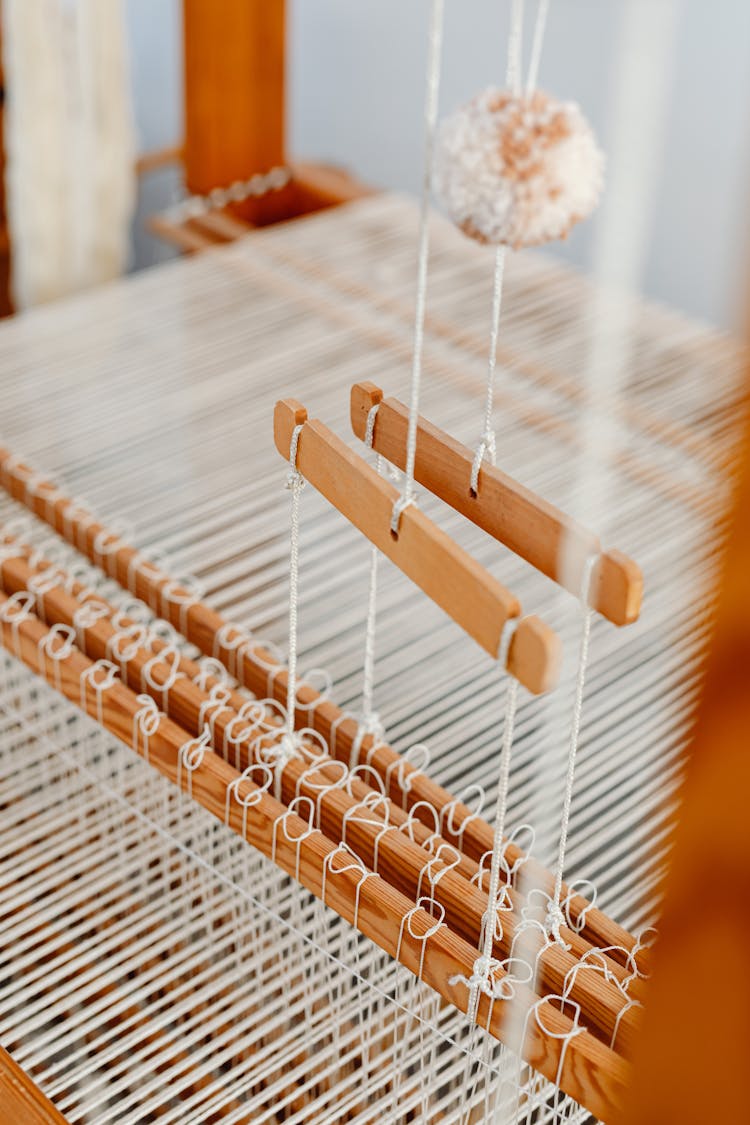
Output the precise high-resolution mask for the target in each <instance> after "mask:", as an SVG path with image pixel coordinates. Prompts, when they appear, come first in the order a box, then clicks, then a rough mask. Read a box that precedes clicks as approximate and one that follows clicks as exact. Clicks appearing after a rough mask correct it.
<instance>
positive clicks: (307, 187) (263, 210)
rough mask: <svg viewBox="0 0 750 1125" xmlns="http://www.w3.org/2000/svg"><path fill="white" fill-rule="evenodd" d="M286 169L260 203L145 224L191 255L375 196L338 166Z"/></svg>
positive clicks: (166, 217)
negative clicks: (284, 178)
mask: <svg viewBox="0 0 750 1125" xmlns="http://www.w3.org/2000/svg"><path fill="white" fill-rule="evenodd" d="M290 168H291V170H292V176H293V178H292V180H291V182H290V183H289V184H288V185H287V186H286V187H284V188H281V189H280V190H279V191H275V192H272V193H270V194H269V195H267V196H262V197H261V198H260V199H253V200H248V201H247V203H243V204H237V205H235V206H232V207H231V208H226V209H223V210H220V211H209V212H208V213H207V214H206V215H202V216H200V217H199V218H192V219H186V220H183V221H182V222H175V221H174V220H173V219H172V218H171V217H170V215H169V212H162V213H157V214H155V215H151V216H150V217H149V218H148V220H147V223H146V225H147V227H148V229H149V230H150V231H151V232H152V233H153V234H155V235H157V236H158V237H159V238H162V239H164V241H165V242H170V243H172V245H174V246H177V247H179V249H180V250H182V251H183V252H184V253H189V254H191V253H195V252H197V251H200V250H207V249H209V248H210V247H211V246H217V245H220V244H221V243H223V242H232V241H234V240H235V239H236V238H241V237H242V236H243V235H246V234H248V233H249V232H250V231H251V230H253V229H255V228H256V227H260V226H267V225H269V224H270V223H277V222H285V221H287V220H289V219H296V218H300V217H302V216H304V215H309V214H312V213H314V212H316V211H323V210H325V209H326V208H329V207H337V206H339V205H341V204H343V203H349V202H351V201H353V200H356V199H362V198H364V197H365V196H368V195H373V194H374V193H375V192H374V189H373V188H370V187H368V186H367V185H366V184H363V183H362V182H361V181H360V180H358V179H357V178H356V177H354V176H352V175H351V174H350V173H348V172H346V171H344V170H343V169H340V168H332V167H329V166H327V165H323V164H305V163H302V164H291V165H290Z"/></svg>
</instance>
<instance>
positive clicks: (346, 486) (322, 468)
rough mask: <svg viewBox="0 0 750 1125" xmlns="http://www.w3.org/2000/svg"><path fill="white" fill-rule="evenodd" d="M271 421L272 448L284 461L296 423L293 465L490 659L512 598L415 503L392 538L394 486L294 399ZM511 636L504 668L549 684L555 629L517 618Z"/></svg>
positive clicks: (539, 687)
mask: <svg viewBox="0 0 750 1125" xmlns="http://www.w3.org/2000/svg"><path fill="white" fill-rule="evenodd" d="M273 425H274V440H275V442H276V448H277V449H278V451H279V453H280V454H281V456H282V457H285V458H286V459H287V460H288V458H289V449H290V444H291V439H292V433H293V431H294V429H295V427H296V426H299V425H302V426H303V427H304V428H303V429H302V431H301V433H300V435H299V442H298V446H297V467H298V469H299V470H300V472H301V473H302V475H303V476H304V477H305V479H306V480H309V481H310V483H311V484H312V485H313V486H314V487H315V488H316V489H317V490H318V491H319V492H320V493H322V495H323V496H325V498H326V500H328V502H329V503H330V504H332V505H333V506H334V507H335V508H337V509H338V510H339V511H340V512H341V513H342V514H343V515H344V516H346V518H347V519H348V520H349V521H350V523H352V524H353V525H354V526H355V527H356V528H358V530H359V531H361V532H362V533H363V535H365V536H366V537H367V538H368V539H369V540H370V542H371V543H374V544H375V546H376V547H377V548H378V550H379V551H381V552H382V554H384V555H385V556H386V557H387V558H389V559H390V560H391V562H393V563H395V564H396V566H397V567H399V569H400V570H401V571H402V572H403V573H404V574H406V575H407V577H408V578H410V579H411V580H412V582H414V583H415V584H416V585H417V586H419V588H420V589H421V590H422V591H424V593H425V594H427V596H428V597H429V598H431V599H432V600H433V601H434V602H435V603H436V604H437V605H439V606H440V608H441V609H442V610H444V611H445V612H446V613H447V614H448V615H449V616H450V617H452V618H453V620H454V621H455V622H456V623H457V624H458V625H460V626H461V628H462V629H463V630H464V631H465V632H466V633H468V634H469V636H470V637H473V639H474V640H475V641H477V643H478V644H480V645H481V646H482V648H484V650H485V651H486V652H488V653H489V654H490V656H492V657H497V656H498V654H499V651H500V642H501V638H502V634H503V629H504V628H505V626H506V624H507V622H508V621H509V620H510V618H513V617H518V616H519V615H520V612H521V607H520V604H519V602H518V600H517V598H516V597H515V596H514V595H513V594H511V593H510V591H509V590H507V589H506V588H505V587H504V586H502V585H501V584H500V583H499V582H498V581H497V580H496V579H495V578H493V576H492V575H491V574H490V573H489V572H488V571H486V570H485V569H484V568H483V567H482V566H480V565H479V563H477V562H476V560H475V559H473V558H472V557H471V556H470V555H469V554H467V553H466V551H464V550H463V549H462V548H460V547H459V546H458V544H457V543H455V542H454V541H453V540H452V539H451V538H450V537H449V536H448V535H446V533H445V532H444V531H442V530H441V529H440V528H439V527H438V526H437V525H436V524H434V523H433V522H432V521H431V520H430V519H428V517H427V516H425V515H424V514H423V513H422V512H420V511H419V509H418V508H417V507H415V506H412V507H409V508H406V510H405V511H404V512H403V514H402V516H401V521H400V524H399V531H398V535H397V536H395V535H394V534H393V532H392V531H391V513H392V511H393V505H394V504H395V502H396V500H397V499H398V495H399V494H398V491H397V490H396V488H394V486H393V485H392V484H391V483H390V482H389V481H386V480H384V479H383V477H380V476H378V474H377V473H376V472H375V470H374V469H373V468H371V466H370V465H368V464H367V463H366V462H365V461H364V460H363V459H362V458H361V457H357V456H356V454H354V453H352V451H351V450H350V449H349V448H348V447H347V446H346V445H345V444H344V442H343V441H341V439H340V438H338V437H337V436H336V435H335V434H334V433H333V432H332V431H331V430H329V429H328V427H327V426H324V425H323V423H322V422H319V421H318V420H317V419H316V420H312V421H310V420H308V418H307V412H306V410H305V408H304V407H303V406H301V404H300V403H298V402H296V401H295V400H294V399H285V400H282V401H280V402H277V404H276V409H275V410H274V423H273ZM529 632H531V633H532V634H533V639H532V640H529V638H528V636H527V634H528V633H529ZM519 633H520V634H521V638H520V640H519V639H518V634H519ZM514 641H515V645H514V646H513V649H514V651H513V653H512V654H511V653H510V652H509V660H508V665H509V670H512V674H513V675H515V676H516V678H517V679H518V680H519V681H520V682H521V683H522V684H524V685H525V686H526V687H528V688H529V690H530V691H533V692H535V693H538V692H540V691H545V690H549V688H550V687H551V686H553V685H554V683H555V682H556V679H557V673H558V671H559V663H560V645H559V641H558V638H557V637H556V635H555V634H554V633H553V632H552V630H551V629H548V628H547V627H546V626H544V625H543V624H542V623H541V622H539V621H538V619H536V620H534V621H533V622H532V624H531V626H529V625H528V624H527V622H526V621H522V622H520V623H519V626H518V629H517V630H516V634H515V637H514Z"/></svg>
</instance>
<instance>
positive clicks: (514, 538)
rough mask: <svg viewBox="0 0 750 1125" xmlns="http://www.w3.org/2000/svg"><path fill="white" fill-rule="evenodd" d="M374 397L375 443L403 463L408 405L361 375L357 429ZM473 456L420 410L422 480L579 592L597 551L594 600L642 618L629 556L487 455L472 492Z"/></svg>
mask: <svg viewBox="0 0 750 1125" xmlns="http://www.w3.org/2000/svg"><path fill="white" fill-rule="evenodd" d="M375 405H377V406H378V412H377V415H376V418H375V425H374V429H373V448H374V449H375V450H376V451H377V452H378V453H381V454H382V455H383V456H384V457H385V458H386V460H388V461H390V462H391V463H392V464H394V465H397V466H398V467H399V468H401V469H403V468H404V466H405V464H406V444H407V430H408V425H409V411H408V408H407V407H406V406H405V405H404V404H403V403H401V402H399V400H398V399H395V398H383V392H382V390H381V389H380V387H377V386H375V384H374V383H368V382H364V383H356V384H355V385H354V386H353V387H352V392H351V423H352V429H353V430H354V433H355V434H356V435H357V437H358V438H360V439H362V440H364V438H365V433H366V425H367V416H368V414H369V412H370V410H371V409H372V407H373V406H375ZM473 461H474V452H473V451H472V450H471V449H469V448H468V447H467V446H465V445H462V444H461V443H460V442H458V441H456V440H455V438H453V437H451V436H450V434H447V433H445V431H443V430H440V429H438V427H437V426H434V425H433V424H432V423H431V422H428V421H427V420H426V419H425V418H422V417H420V418H419V422H418V427H417V449H416V459H415V465H414V475H415V477H416V479H417V480H418V481H419V482H420V484H423V485H424V486H425V488H428V489H429V490H430V492H433V493H434V494H435V495H436V496H439V497H440V498H441V500H444V501H445V502H446V503H447V504H450V505H451V507H452V508H455V510H456V511H458V512H461V514H462V515H464V516H466V517H467V518H468V519H470V520H471V521H472V522H473V523H475V524H477V526H478V527H481V528H482V529H483V530H484V531H486V532H488V533H489V534H490V535H492V536H493V538H495V539H497V540H498V541H499V542H501V543H504V544H505V545H506V546H507V547H509V548H510V549H511V551H514V552H515V553H516V554H517V555H520V556H521V558H523V559H526V561H527V562H530V563H531V565H532V566H535V567H536V568H537V570H540V571H541V572H542V573H543V574H546V575H547V576H548V577H549V578H552V579H553V580H554V581H555V582H558V583H560V585H562V586H564V587H565V588H566V589H568V590H570V591H571V592H572V593H574V594H575V595H576V596H578V594H579V593H580V590H581V582H582V577H583V572H584V566H585V564H586V560H587V559H588V558H590V557H591V555H593V554H598V555H599V561H598V562H597V563H596V565H595V567H594V571H593V573H592V576H591V589H590V595H589V603H590V605H591V606H592V607H593V608H594V609H595V610H597V611H598V612H599V613H601V614H602V615H603V616H604V617H606V618H608V619H609V620H610V621H612V622H613V623H614V624H615V625H629V624H631V622H633V621H635V620H636V619H637V618H638V615H639V613H640V609H641V600H642V596H643V576H642V574H641V570H640V567H638V565H637V564H636V563H635V562H633V560H632V559H629V558H627V557H626V556H625V555H623V554H622V553H621V552H620V551H616V550H611V551H605V552H603V553H601V545H600V543H599V539H598V537H597V536H596V535H594V533H593V532H591V531H588V530H587V529H586V528H584V527H582V526H581V524H579V523H577V522H576V521H575V520H573V519H571V518H570V517H569V516H567V515H565V513H564V512H561V511H560V510H559V509H558V508H555V507H554V506H553V505H552V504H549V503H548V502H547V501H546V500H544V499H543V498H542V497H540V496H537V495H536V493H534V492H532V491H531V490H530V489H528V488H525V487H524V486H523V485H522V484H519V483H518V482H517V481H515V480H513V478H512V477H509V476H508V475H507V473H504V472H503V471H502V470H501V469H498V468H497V467H495V466H493V465H491V464H489V463H488V462H487V461H486V460H485V462H484V463H483V465H482V467H481V469H480V471H479V477H478V482H477V483H478V489H477V494H476V495H473V494H472V492H471V490H470V482H471V470H472V463H473Z"/></svg>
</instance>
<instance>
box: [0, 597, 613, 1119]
mask: <svg viewBox="0 0 750 1125" xmlns="http://www.w3.org/2000/svg"><path fill="white" fill-rule="evenodd" d="M5 601H6V599H5V597H3V596H0V608H2V605H3V604H4V603H5ZM47 631H48V628H47V626H46V625H44V624H43V623H42V622H41V621H40V620H39V619H38V618H37V617H36V616H35V615H33V614H30V615H28V616H27V617H25V619H24V620H23V621H22V622H20V624H18V626H17V627H15V626H14V625H12V624H11V623H10V622H8V621H7V620H0V643H2V644H3V645H4V646H5V647H6V648H8V649H9V650H10V651H12V652H13V653H14V655H15V656H16V657H17V658H19V659H20V660H22V661H23V662H24V663H25V664H26V665H27V666H28V667H29V668H30V669H31V670H32V671H33V672H35V673H36V674H37V675H41V676H42V677H44V678H45V679H46V680H47V682H48V683H49V684H50V685H51V686H53V687H54V688H55V689H56V691H58V692H59V693H60V694H62V695H64V696H65V697H66V698H67V699H68V700H70V701H71V702H73V703H75V705H76V706H79V707H81V709H82V710H84V711H85V712H87V713H88V714H89V715H90V716H91V717H92V718H94V719H96V721H97V722H98V723H99V724H100V726H102V727H104V728H105V729H106V730H108V731H109V732H110V733H111V734H113V735H114V736H115V737H116V738H118V739H119V740H120V741H122V742H124V743H125V744H126V745H127V746H130V747H131V749H133V750H135V751H136V752H139V753H142V754H143V753H144V748H143V745H142V743H141V744H138V739H137V734H136V730H137V728H136V716H137V714H138V710H139V708H140V704H139V702H138V698H137V696H136V695H135V693H134V692H132V691H130V690H129V689H128V688H127V687H126V686H125V685H124V684H123V683H122V682H120V681H119V680H116V681H115V682H114V683H113V684H112V686H111V687H109V688H108V690H107V691H106V694H105V693H102V695H101V696H98V695H97V694H96V693H95V692H94V691H87V692H82V691H81V679H82V676H84V675H85V674H87V673H89V672H90V671H91V668H92V664H91V661H90V660H89V659H88V658H87V657H86V656H84V655H83V653H81V652H80V651H79V650H78V649H77V648H75V647H74V648H73V649H72V650H71V651H70V652H69V653H68V654H67V655H65V656H62V657H61V658H60V659H59V660H58V661H56V665H55V669H54V670H53V669H52V667H51V662H50V661H48V660H45V659H44V657H43V656H42V655H41V650H40V643H41V641H42V640H43V638H44V637H45V635H46V634H47ZM190 741H192V740H191V739H190V736H189V733H188V732H187V731H186V730H185V729H184V728H183V727H181V726H180V725H178V724H177V723H175V722H174V721H173V720H172V719H170V718H169V717H167V716H163V717H162V718H161V719H160V721H159V724H158V726H157V729H156V730H155V732H154V733H153V734H152V735H149V742H148V763H149V766H151V767H152V768H154V769H157V770H158V771H159V772H160V773H161V774H162V775H163V776H165V777H166V778H167V779H168V780H169V781H170V782H173V783H176V784H177V785H178V786H180V787H181V788H182V789H183V791H187V792H188V793H189V795H190V798H191V800H194V801H196V802H197V803H198V804H200V805H202V806H203V808H204V809H206V810H207V811H208V812H209V813H211V814H212V815H213V816H214V817H216V818H217V819H218V820H221V821H222V822H224V823H225V824H226V825H227V826H228V827H229V828H231V829H232V830H233V831H234V832H236V833H237V834H238V835H240V836H241V837H242V838H243V839H245V840H247V841H248V843H250V844H252V846H253V847H255V848H256V849H257V850H258V851H260V852H262V853H263V854H264V855H265V856H266V857H267V858H268V859H270V860H271V861H272V862H273V863H274V864H275V865H276V866H277V867H280V868H281V869H282V870H284V871H285V872H286V873H287V874H288V875H291V876H292V878H294V879H295V880H296V881H297V882H299V883H300V884H301V885H302V886H303V887H304V888H305V889H306V890H308V891H310V893H311V894H313V895H314V896H315V897H316V898H318V899H319V900H322V901H323V902H324V903H325V905H326V906H328V907H329V908H330V909H332V910H334V911H335V912H336V913H337V914H339V915H340V916H341V917H342V918H344V919H345V921H347V922H349V923H350V924H352V925H355V926H356V928H357V929H358V930H359V932H360V933H362V934H364V935H365V937H368V938H370V939H371V940H372V941H374V942H375V943H376V944H377V945H378V946H379V948H380V949H382V950H384V951H385V952H386V953H387V954H388V955H389V956H391V957H394V958H397V959H398V960H399V961H400V963H401V964H402V965H404V966H405V967H406V968H407V969H408V970H409V971H410V972H411V973H413V974H414V975H415V976H418V977H419V979H420V980H421V981H422V983H423V984H425V985H427V986H428V987H429V988H432V989H433V990H434V991H435V992H437V993H438V995H439V996H440V997H441V998H442V999H443V1000H444V1001H447V1003H449V1004H452V1005H453V1006H454V1007H456V1008H458V1009H459V1010H460V1011H463V1012H466V1011H467V1008H468V1005H469V987H468V982H469V979H470V977H471V975H472V973H473V968H474V963H475V960H476V948H475V946H474V945H472V944H470V943H469V942H467V941H466V940H465V939H464V938H462V937H461V935H460V934H456V933H455V932H454V931H453V930H451V929H450V928H449V927H448V926H447V925H440V926H438V927H437V928H435V927H434V918H433V917H432V916H431V915H430V914H427V913H426V911H424V910H422V909H420V908H419V906H418V905H416V904H415V903H414V901H413V900H412V899H409V898H408V897H407V896H406V895H404V894H403V893H402V892H401V891H399V890H398V889H397V888H396V887H394V886H392V885H391V884H390V883H388V882H386V881H385V880H384V879H382V878H381V877H380V876H379V875H377V874H375V873H369V874H366V877H364V878H363V872H366V868H364V867H360V866H359V865H358V864H356V863H352V864H349V865H348V866H347V867H346V868H344V869H343V870H342V869H339V870H337V874H336V877H335V878H332V877H331V863H332V860H333V859H334V858H335V854H336V853H337V852H338V851H339V847H338V846H337V845H336V844H334V842H333V841H331V840H329V839H327V837H326V836H324V835H323V833H322V832H321V831H320V830H319V829H315V830H313V831H312V832H311V833H308V832H307V828H308V826H307V824H306V823H305V822H304V821H302V820H301V819H300V818H299V817H298V816H296V815H295V814H293V813H290V812H289V810H288V809H287V808H286V806H285V805H283V804H281V803H280V802H279V801H277V800H275V799H274V798H273V797H271V796H270V794H268V793H266V792H263V791H258V789H257V787H256V786H255V785H254V784H253V782H252V781H251V780H249V779H243V778H242V777H241V775H240V774H239V773H238V771H237V770H236V769H234V768H233V767H232V766H231V765H230V764H229V763H228V762H226V761H224V760H223V759H222V758H220V757H219V756H218V755H217V754H216V753H214V751H213V750H211V749H210V748H208V747H207V748H206V749H205V751H204V752H203V754H202V755H201V757H200V759H199V761H198V762H197V763H196V764H195V765H194V766H193V767H191V769H190V772H189V774H188V771H187V770H186V769H184V768H182V766H181V762H182V756H183V749H184V747H185V745H186V744H187V743H188V742H190ZM253 793H255V794H256V795H257V797H256V799H255V800H254V801H252V802H243V798H244V797H246V796H249V795H251V794H253ZM232 794H234V795H235V799H232ZM281 817H285V818H286V820H287V831H286V832H283V833H281V832H279V833H277V832H276V825H277V823H278V822H279V820H280V819H281ZM407 918H408V919H409V920H410V921H409V925H408V926H405V921H406V919H407ZM428 932H429V933H430V937H429V941H430V945H429V951H428V955H427V956H425V955H424V944H423V941H424V938H425V935H426V934H427V933H428ZM504 977H505V971H504V969H503V968H502V966H498V967H497V968H496V969H495V970H494V972H493V981H494V982H495V983H496V984H497V985H498V986H499V985H500V983H501V982H502V981H503V979H504ZM540 1003H542V1004H543V1010H544V1017H543V1018H539V1015H538V1013H539V1008H538V1005H539V1004H540ZM513 1005H514V1009H513V1010H514V1013H516V1012H517V1013H518V1014H519V1015H520V1017H521V1019H522V1020H523V1024H522V1026H523V1034H522V1035H520V1036H519V1034H518V1032H517V1030H516V1029H515V1027H514V1024H513V1021H512V1020H511V1018H510V1013H509V1007H510V1002H509V998H508V995H507V993H503V992H502V991H501V990H500V989H499V988H498V996H497V998H494V997H493V998H492V999H490V998H489V997H488V996H486V995H484V994H482V995H480V998H479V1005H478V1010H477V1013H476V1022H477V1025H478V1026H480V1027H483V1028H485V1029H486V1030H487V1031H488V1032H489V1033H490V1034H491V1035H492V1036H494V1037H495V1038H496V1039H498V1040H499V1041H500V1042H505V1043H507V1044H509V1045H510V1046H511V1048H512V1049H514V1050H520V1052H521V1055H522V1057H523V1059H524V1060H525V1061H527V1062H528V1063H529V1064H530V1065H531V1066H532V1067H533V1068H534V1069H535V1070H538V1071H539V1072H540V1073H541V1074H543V1075H544V1076H545V1077H546V1078H547V1079H549V1080H550V1081H552V1082H555V1083H556V1085H559V1087H560V1089H561V1090H563V1092H564V1093H566V1094H569V1095H570V1097H572V1098H574V1099H575V1101H577V1102H580V1103H581V1105H583V1106H585V1107H586V1108H587V1109H588V1110H589V1111H590V1112H591V1113H593V1114H594V1115H595V1116H596V1117H597V1118H611V1116H612V1113H613V1112H614V1111H615V1110H616V1108H617V1107H619V1106H620V1105H621V1104H622V1099H623V1096H624V1092H625V1090H626V1088H627V1082H628V1077H629V1067H628V1064H627V1062H626V1061H625V1060H624V1059H622V1058H621V1057H619V1056H618V1055H616V1054H615V1052H614V1051H613V1050H612V1049H611V1048H609V1047H608V1046H606V1045H605V1044H604V1043H602V1042H600V1041H599V1040H598V1039H596V1038H595V1037H594V1036H592V1035H591V1033H590V1032H589V1031H588V1030H587V1029H586V1028H585V1027H581V1026H580V1024H578V1025H576V1024H574V1023H573V1022H572V1021H571V1019H570V1018H569V1015H568V1013H567V1011H566V1010H565V1009H564V1008H561V1007H560V1006H556V1005H555V1004H554V1003H553V1002H551V1000H548V1001H544V1000H540V998H539V997H538V996H537V995H536V994H535V993H534V992H532V991H531V990H530V989H528V988H526V987H525V986H524V985H522V984H518V983H516V984H515V985H514V989H513ZM532 1006H533V1007H532ZM532 1012H535V1013H537V1018H528V1017H529V1016H530V1015H531V1013H532ZM0 1119H2V1120H5V1119H6V1118H3V1117H2V1116H1V1115H0ZM24 1120H25V1119H24ZM43 1120H48V1121H49V1122H50V1125H52V1122H53V1121H56V1120H57V1119H56V1118H53V1117H52V1118H51V1117H47V1118H44V1119H43Z"/></svg>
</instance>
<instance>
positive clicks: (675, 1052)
mask: <svg viewBox="0 0 750 1125" xmlns="http://www.w3.org/2000/svg"><path fill="white" fill-rule="evenodd" d="M744 412H745V418H746V429H745V435H746V436H745V442H744V450H743V453H744V458H743V459H744V467H743V469H742V471H741V473H740V476H739V485H738V486H737V488H736V494H735V503H734V513H733V521H732V529H731V532H730V536H729V540H728V545H727V551H726V557H725V562H724V567H723V575H722V579H721V582H720V584H719V591H720V594H719V606H718V613H717V618H716V624H715V629H714V635H713V640H712V643H711V646H710V648H709V654H708V658H707V662H706V680H705V686H704V689H703V696H702V699H701V702H700V704H699V708H698V714H697V721H696V725H695V731H694V736H693V741H692V745H691V747H690V750H689V754H688V760H687V765H686V771H685V780H684V784H683V786H682V792H681V795H680V803H679V808H678V811H677V814H676V828H675V831H674V845H673V850H672V856H671V861H670V865H669V869H668V871H667V874H666V877H665V879H664V906H663V912H662V917H661V919H660V921H659V935H660V936H659V942H658V945H657V948H656V952H655V956H654V971H653V979H652V980H651V981H650V982H649V990H648V993H647V1009H646V1014H645V1022H644V1029H643V1035H642V1037H641V1040H640V1044H639V1051H638V1054H637V1067H636V1072H635V1081H634V1083H633V1085H632V1088H631V1091H630V1097H629V1100H628V1111H627V1113H626V1114H625V1115H624V1117H623V1118H622V1121H623V1122H624V1123H625V1125H662V1123H663V1122H665V1121H674V1122H679V1123H680V1125H705V1122H708V1121H716V1122H735V1121H737V1122H739V1121H747V1120H748V1100H747V1063H748V1059H749V1058H750V958H748V948H747V938H748V932H750V898H749V897H748V890H750V815H748V797H749V795H750V752H749V751H750V684H749V680H748V677H749V676H750V581H749V576H750V371H748V377H747V383H746V391H745V403H744ZM701 904H703V905H701ZM618 1120H620V1119H619V1118H618Z"/></svg>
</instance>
